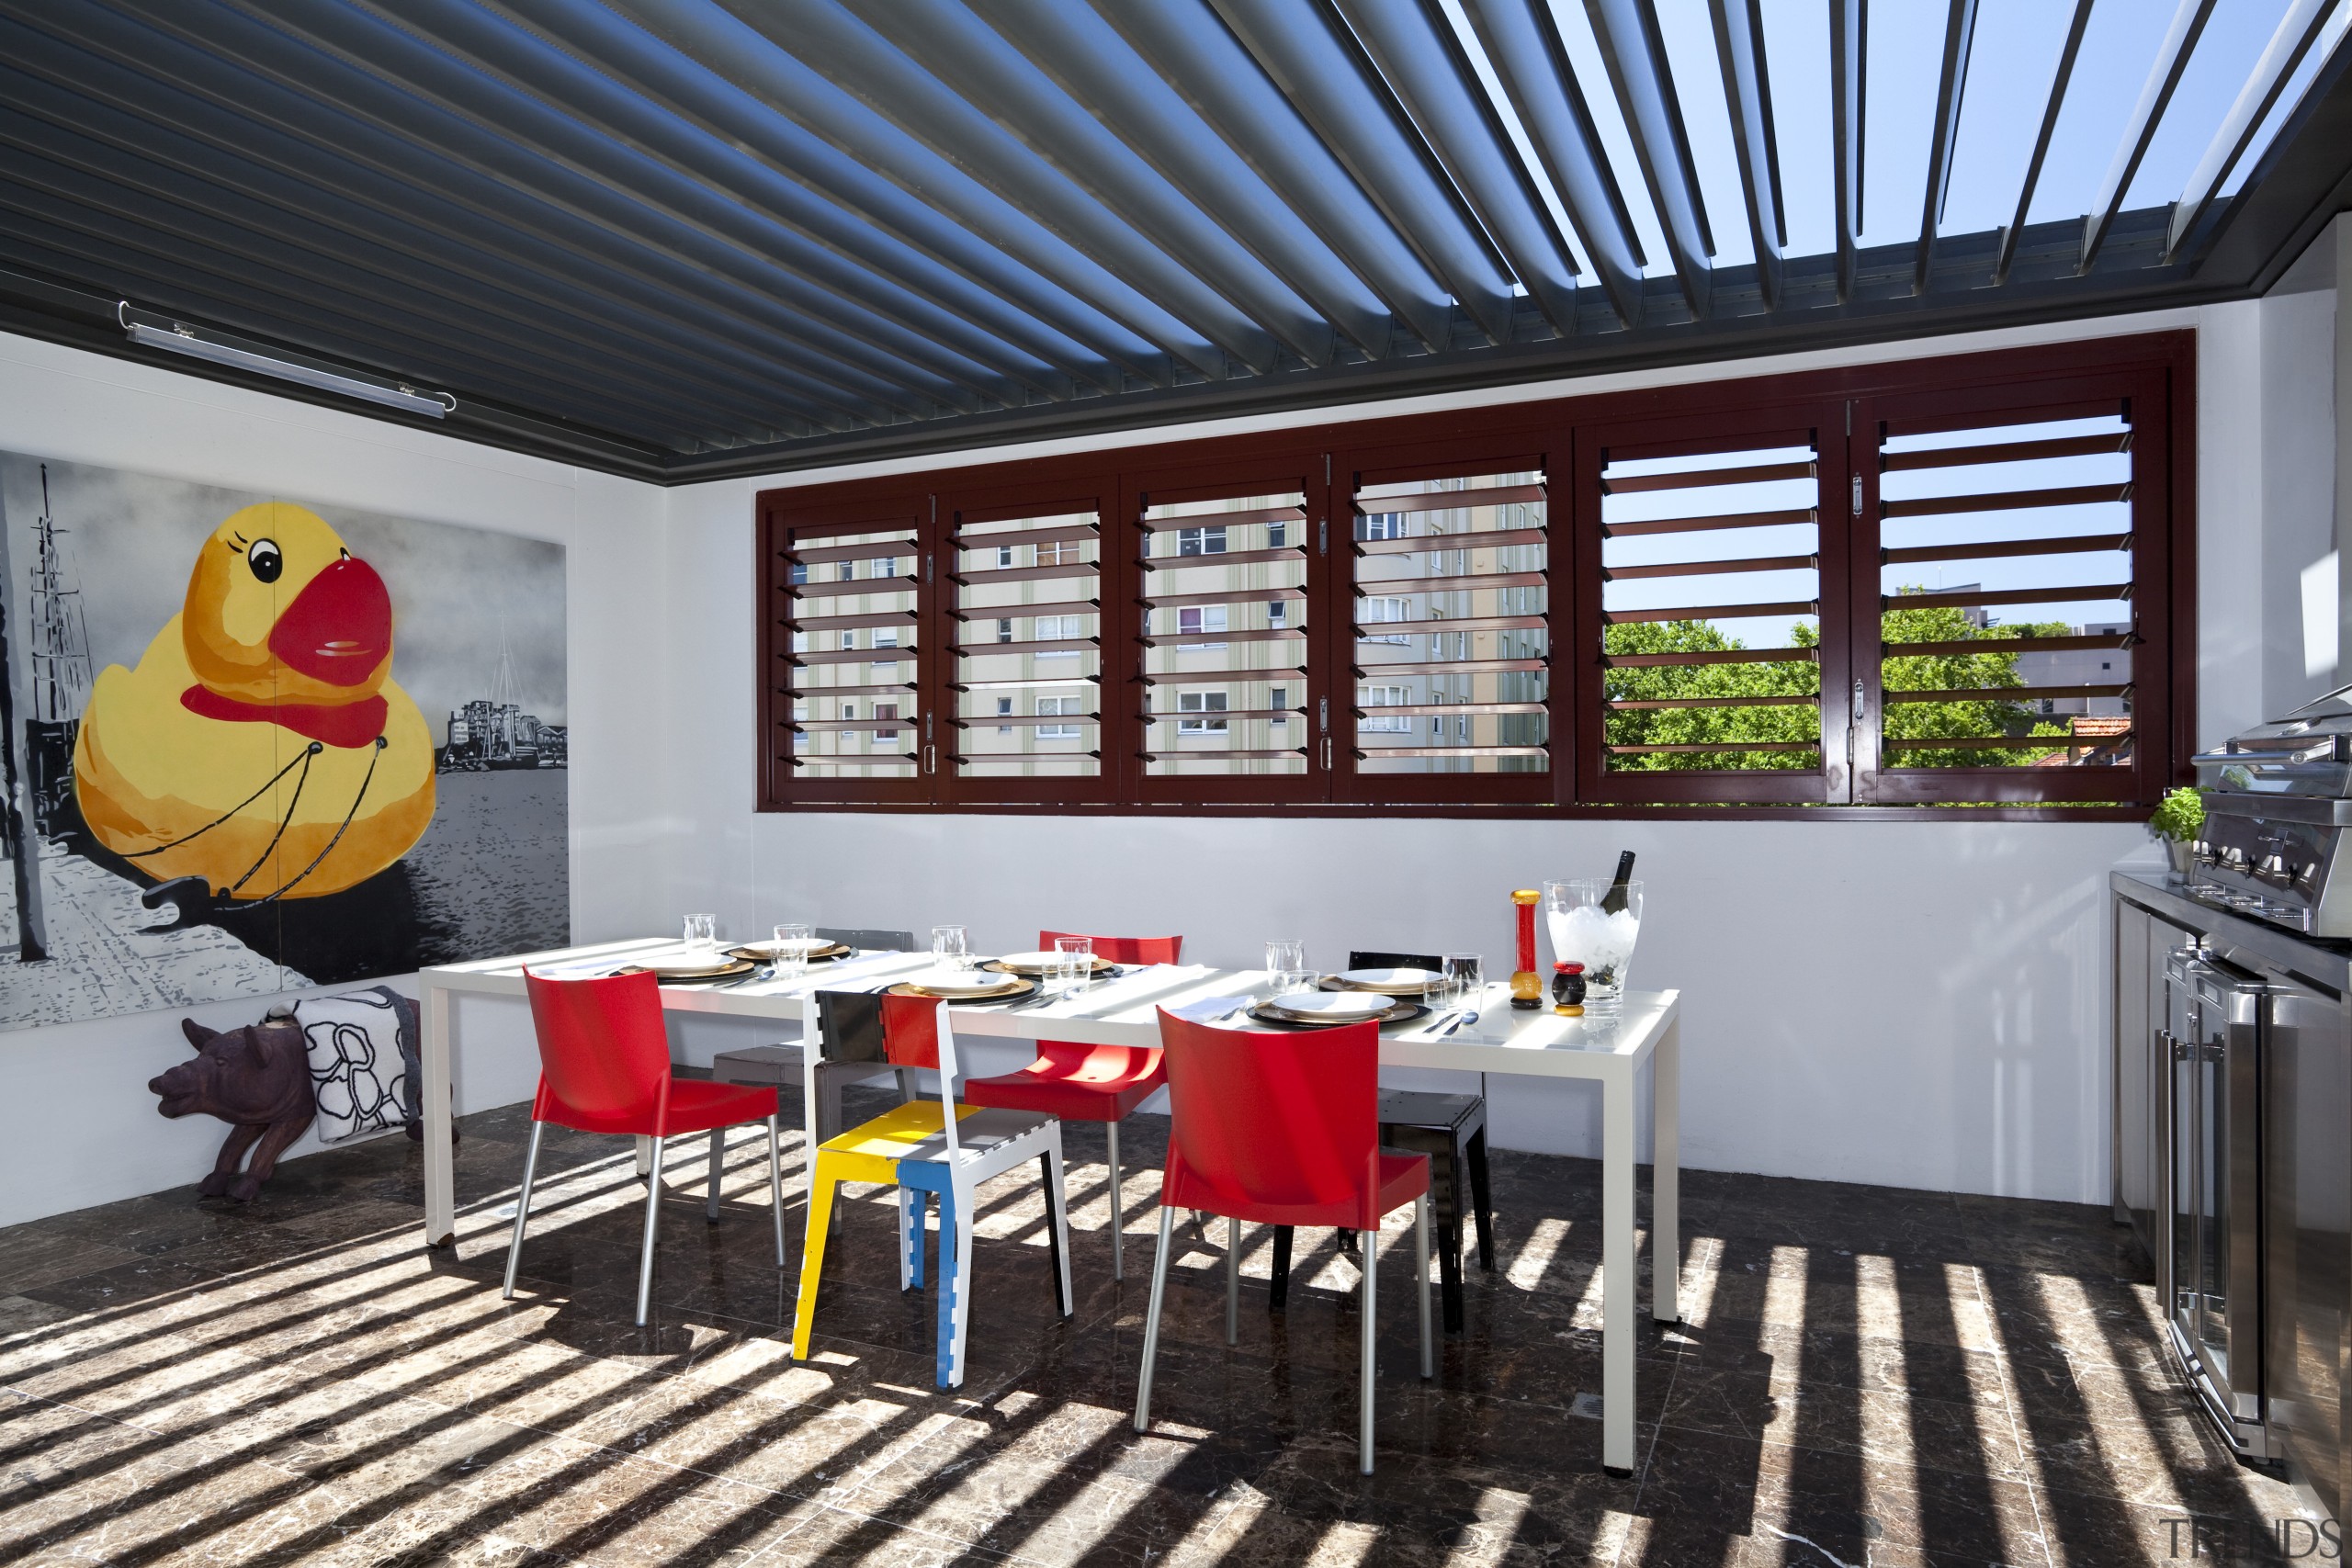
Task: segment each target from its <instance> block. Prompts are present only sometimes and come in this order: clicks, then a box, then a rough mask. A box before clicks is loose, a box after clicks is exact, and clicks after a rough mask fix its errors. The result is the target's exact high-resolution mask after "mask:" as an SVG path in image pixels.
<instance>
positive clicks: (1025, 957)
mask: <svg viewBox="0 0 2352 1568" xmlns="http://www.w3.org/2000/svg"><path fill="white" fill-rule="evenodd" d="M1090 956H1091V955H1090ZM1059 957H1061V954H1060V953H1006V954H1005V955H1004V956H1003V957H1001V958H1000V959H998V960H997V961H996V962H998V963H999V964H1003V965H1004V966H1005V967H1006V968H1007V969H1023V970H1042V969H1050V968H1051V967H1053V964H1054V961H1055V960H1056V959H1058V958H1059ZM1110 962H1111V961H1110V960H1109V959H1107V958H1094V960H1093V963H1094V967H1095V968H1097V969H1103V968H1107V967H1109V966H1110Z"/></svg>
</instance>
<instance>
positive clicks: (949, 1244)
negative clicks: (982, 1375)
mask: <svg viewBox="0 0 2352 1568" xmlns="http://www.w3.org/2000/svg"><path fill="white" fill-rule="evenodd" d="M899 1190H900V1191H901V1192H904V1193H907V1194H909V1195H910V1197H911V1199H912V1209H913V1215H914V1218H913V1223H912V1224H910V1226H909V1227H908V1232H907V1240H906V1245H907V1264H908V1268H909V1270H910V1272H911V1273H912V1275H913V1277H914V1282H915V1283H916V1284H917V1285H920V1284H922V1271H923V1270H922V1263H923V1257H922V1255H923V1241H922V1233H923V1220H924V1218H925V1216H926V1215H927V1213H928V1212H929V1210H930V1207H931V1204H930V1200H931V1199H933V1198H936V1199H938V1201H939V1386H940V1387H942V1388H947V1387H950V1386H952V1385H951V1384H950V1382H949V1381H948V1380H949V1378H950V1377H951V1375H952V1374H953V1371H954V1361H955V1354H956V1309H957V1307H958V1305H959V1303H958V1300H957V1294H956V1184H955V1182H954V1181H953V1180H952V1179H950V1178H949V1177H948V1174H947V1170H946V1168H945V1167H944V1166H938V1165H933V1164H931V1163H930V1162H928V1161H924V1160H901V1161H899Z"/></svg>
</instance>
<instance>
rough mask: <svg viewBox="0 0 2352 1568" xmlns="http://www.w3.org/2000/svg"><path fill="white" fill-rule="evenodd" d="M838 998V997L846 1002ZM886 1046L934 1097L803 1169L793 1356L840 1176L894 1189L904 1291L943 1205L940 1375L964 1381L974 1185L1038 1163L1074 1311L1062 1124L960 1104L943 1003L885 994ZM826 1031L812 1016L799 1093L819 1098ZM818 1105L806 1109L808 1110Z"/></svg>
mask: <svg viewBox="0 0 2352 1568" xmlns="http://www.w3.org/2000/svg"><path fill="white" fill-rule="evenodd" d="M844 999H845V998H844ZM880 1002H881V1010H882V1035H883V1048H884V1050H885V1052H886V1053H887V1054H888V1060H889V1061H890V1062H891V1063H892V1064H893V1065H895V1066H901V1067H916V1068H923V1067H927V1068H931V1069H933V1070H934V1071H936V1072H937V1073H938V1075H939V1098H938V1100H936V1101H933V1100H916V1101H915V1102H914V1103H912V1104H909V1105H901V1106H899V1107H897V1108H896V1109H894V1110H891V1111H885V1112H883V1113H882V1114H881V1115H879V1116H876V1117H875V1118H874V1119H873V1120H871V1121H869V1122H865V1123H863V1124H861V1125H859V1126H856V1127H853V1128H851V1129H850V1130H849V1131H847V1132H845V1133H842V1134H841V1135H839V1136H838V1137H833V1138H829V1139H827V1140H826V1141H825V1142H823V1143H822V1144H820V1145H818V1146H817V1152H816V1156H815V1158H814V1159H813V1160H811V1161H810V1164H809V1235H808V1242H807V1244H806V1246H805V1247H803V1248H802V1250H801V1256H800V1294H799V1299H798V1301H797V1303H795V1304H794V1307H793V1314H792V1354H793V1356H794V1357H795V1358H796V1359H806V1358H807V1357H808V1354H809V1332H810V1329H811V1327H812V1326H813V1325H814V1324H815V1321H816V1315H817V1288H818V1281H819V1279H820V1276H821V1274H822V1273H823V1270H824V1256H825V1241H826V1238H827V1236H828V1235H830V1234H831V1218H832V1208H833V1190H834V1189H835V1188H836V1187H837V1186H838V1185H839V1184H840V1183H842V1182H844V1181H866V1182H874V1183H876V1184H881V1185H895V1186H896V1187H897V1188H898V1189H899V1289H900V1290H902V1291H903V1290H910V1289H913V1288H916V1287H919V1286H921V1285H922V1282H923V1279H922V1276H923V1267H922V1265H923V1245H922V1232H923V1221H924V1218H925V1213H924V1211H925V1210H926V1209H927V1208H928V1207H929V1200H930V1199H931V1198H932V1197H936V1198H937V1199H938V1201H939V1334H938V1382H939V1386H940V1387H942V1388H958V1387H961V1386H962V1385H963V1382H964V1359H965V1356H964V1352H965V1344H966V1340H967V1336H968V1332H969V1330H970V1326H971V1293H972V1218H973V1214H974V1213H975V1210H976V1207H977V1203H978V1199H977V1196H976V1192H977V1190H978V1187H979V1185H980V1183H981V1182H983V1181H987V1180H989V1179H991V1178H994V1177H998V1176H1001V1175H1003V1174H1004V1173H1005V1172H1006V1171H1009V1170H1012V1169H1013V1168H1016V1167H1018V1166H1020V1165H1022V1164H1023V1163H1024V1162H1025V1161H1028V1160H1032V1159H1034V1160H1036V1161H1037V1162H1038V1166H1039V1168H1040V1170H1041V1172H1042V1174H1043V1176H1044V1178H1045V1183H1046V1209H1047V1212H1048V1219H1049V1222H1050V1223H1049V1224H1047V1225H1046V1247H1047V1249H1048V1252H1049V1254H1050V1262H1051V1265H1052V1268H1053V1272H1054V1287H1055V1294H1056V1301H1057V1305H1058V1306H1059V1308H1060V1311H1061V1315H1062V1316H1064V1317H1069V1316H1070V1315H1071V1314H1073V1313H1074V1312H1076V1311H1077V1303H1075V1301H1074V1300H1073V1299H1072V1297H1071V1293H1070V1280H1069V1215H1068V1213H1067V1212H1066V1207H1065V1202H1064V1197H1063V1188H1062V1134H1061V1123H1060V1122H1058V1121H1057V1120H1055V1119H1054V1118H1053V1117H1050V1116H1040V1115H1037V1114H1035V1113H1034V1112H1031V1111H998V1110H983V1109H981V1108H979V1107H977V1106H970V1105H962V1104H958V1103H957V1102H956V1078H957V1077H958V1076H959V1072H958V1068H957V1066H956V1034H955V1031H954V1030H953V1029H952V1028H951V1027H950V1025H949V1023H948V1021H947V1004H946V1003H945V1002H934V1001H933V1000H931V999H930V998H922V997H888V996H886V997H883V998H880ZM827 1033H828V1032H827V1030H826V1028H825V1027H824V1024H823V1022H822V1021H821V1018H820V1019H819V1020H812V1021H811V1027H810V1029H809V1035H808V1038H807V1040H806V1041H805V1043H804V1046H803V1048H804V1050H805V1051H806V1052H807V1054H808V1055H807V1066H808V1069H809V1070H808V1071H806V1072H805V1073H804V1074H803V1075H802V1077H803V1083H804V1086H805V1088H804V1091H803V1092H804V1093H806V1094H808V1095H809V1096H810V1097H811V1098H813V1097H814V1094H815V1083H816V1077H817V1074H816V1071H815V1069H816V1067H817V1066H819V1065H820V1063H821V1062H823V1061H824V1060H825V1059H826V1057H825V1052H826V1048H827V1047H826V1039H827ZM813 1110H814V1107H813V1106H812V1107H811V1111H812V1112H813Z"/></svg>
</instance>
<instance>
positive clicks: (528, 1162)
mask: <svg viewBox="0 0 2352 1568" xmlns="http://www.w3.org/2000/svg"><path fill="white" fill-rule="evenodd" d="M547 1131H548V1124H547V1123H546V1122H532V1123H531V1152H530V1153H528V1154H526V1155H525V1156H523V1193H522V1196H521V1197H519V1198H517V1199H515V1239H514V1240H513V1241H511V1242H509V1243H507V1246H506V1292H505V1298H506V1300H508V1301H510V1302H511V1301H513V1300H514V1299H515V1269H517V1268H518V1267H520V1266H521V1264H522V1261H523V1226H524V1224H525V1223H526V1221H528V1220H529V1219H530V1217H531V1183H532V1182H533V1181H534V1180H536V1179H537V1177H538V1174H539V1140H540V1139H541V1138H543V1137H545V1136H547Z"/></svg>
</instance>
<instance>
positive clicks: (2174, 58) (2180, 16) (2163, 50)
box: [2081, 0, 2213, 272]
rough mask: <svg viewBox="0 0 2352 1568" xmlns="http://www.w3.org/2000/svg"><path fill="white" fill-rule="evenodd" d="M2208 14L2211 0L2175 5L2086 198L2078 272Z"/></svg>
mask: <svg viewBox="0 0 2352 1568" xmlns="http://www.w3.org/2000/svg"><path fill="white" fill-rule="evenodd" d="M2212 15H2213V0H2180V5H2179V6H2178V7H2177V9H2176V10H2175V11H2174V12H2173V14H2172V26H2171V27H2169V28H2165V38H2164V42H2162V43H2161V44H2159V45H2157V46H2156V58H2155V59H2154V62H2151V63H2150V64H2149V66H2148V79H2147V81H2146V82H2144V83H2143V84H2142V85H2141V87H2140V101H2139V102H2138V103H2136V104H2134V105H2133V106H2132V107H2131V118H2129V119H2127V120H2125V121H2124V122H2123V139H2122V140H2121V141H2119V142H2117V143H2116V147H2115V158H2114V161H2113V162H2111V163H2110V164H2108V167H2107V177H2106V178H2104V179H2102V180H2101V181H2099V185H2098V195H2097V196H2095V197H2092V198H2091V209H2090V212H2089V215H2088V216H2086V218H2084V220H2083V259H2082V263H2081V269H2082V270H2083V271H2085V272H2088V271H2090V269H2091V263H2092V262H2093V261H2094V260H2096V259H2097V258H2098V248H2099V246H2100V245H2101V244H2103V243H2106V240H2107V231H2108V228H2109V225H2110V224H2112V223H2113V222H2114V221H2115V215H2116V214H2117V213H2118V212H2120V211H2121V210H2122V209H2123V198H2124V197H2125V196H2127V195H2128V194H2130V192H2131V176H2132V175H2136V174H2138V173H2139V172H2140V160H2141V159H2143V158H2144V157H2146V156H2147V155H2148V143H2149V142H2151V141H2154V140H2155V136H2156V127H2157V126H2159V125H2161V124H2163V123H2164V118H2165V106H2166V105H2168V104H2170V103H2171V102H2172V95H2173V89H2174V88H2176V87H2177V86H2179V85H2180V75H2181V73H2182V72H2184V71H2186V70H2188V57H2189V56H2190V55H2191V54H2192V53H2194V52H2195V51H2196V49H2197V39H2198V38H2199V35H2200V34H2202V33H2203V32H2204V31H2205V23H2206V21H2207V20H2208V19H2209V18H2210V17H2211V16H2212Z"/></svg>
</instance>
